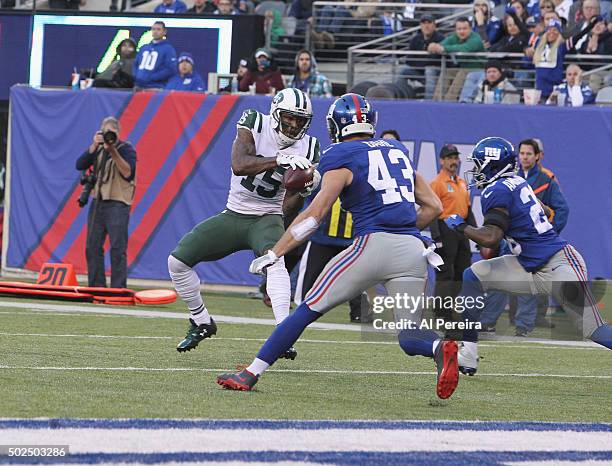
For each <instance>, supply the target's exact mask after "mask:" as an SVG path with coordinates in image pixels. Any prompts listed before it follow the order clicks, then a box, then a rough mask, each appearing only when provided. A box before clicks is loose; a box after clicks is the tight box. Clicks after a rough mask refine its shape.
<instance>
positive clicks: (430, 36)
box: [400, 14, 444, 100]
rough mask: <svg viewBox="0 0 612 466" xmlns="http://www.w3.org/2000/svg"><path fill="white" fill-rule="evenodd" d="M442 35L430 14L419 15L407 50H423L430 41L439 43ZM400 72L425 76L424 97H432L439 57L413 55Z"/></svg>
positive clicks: (403, 74) (404, 74) (437, 73)
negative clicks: (417, 28) (419, 17)
mask: <svg viewBox="0 0 612 466" xmlns="http://www.w3.org/2000/svg"><path fill="white" fill-rule="evenodd" d="M443 40H444V36H443V35H442V34H441V33H439V32H438V31H436V21H435V20H434V18H433V16H431V15H430V14H424V15H423V16H421V19H420V22H419V30H418V31H417V32H415V34H414V35H413V36H412V38H411V39H410V43H409V44H408V50H412V51H418V52H425V51H427V47H429V44H432V43H440V42H442V41H443ZM400 74H401V75H402V76H405V77H407V78H410V79H417V80H419V79H418V78H421V77H423V76H424V77H425V99H427V100H431V99H433V95H434V89H435V87H436V80H437V79H438V76H439V75H440V57H439V56H438V55H434V56H432V57H431V58H423V57H415V58H414V59H412V60H411V59H408V60H407V61H406V66H405V67H403V68H402V69H401V70H400ZM419 81H420V80H419Z"/></svg>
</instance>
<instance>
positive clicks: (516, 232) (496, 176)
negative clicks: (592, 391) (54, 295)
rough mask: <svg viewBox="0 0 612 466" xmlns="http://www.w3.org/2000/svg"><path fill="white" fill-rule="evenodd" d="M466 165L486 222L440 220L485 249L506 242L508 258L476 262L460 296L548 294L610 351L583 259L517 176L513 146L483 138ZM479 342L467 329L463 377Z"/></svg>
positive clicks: (609, 333) (472, 368)
mask: <svg viewBox="0 0 612 466" xmlns="http://www.w3.org/2000/svg"><path fill="white" fill-rule="evenodd" d="M468 160H471V161H472V162H473V163H474V168H473V170H471V171H468V172H466V174H467V176H468V177H469V176H471V177H472V180H468V182H469V184H470V185H471V186H474V187H476V188H478V189H481V190H482V194H481V203H482V213H483V215H484V224H483V226H482V227H480V228H475V227H471V226H469V225H467V224H466V223H465V221H464V220H463V218H461V217H460V216H458V215H451V216H450V217H448V218H447V219H446V220H445V222H446V224H447V225H448V226H449V227H450V228H452V229H454V230H456V231H458V232H459V233H463V234H464V235H465V236H467V237H468V238H469V239H471V240H472V241H474V242H476V243H478V244H479V245H481V246H485V247H488V248H496V247H497V246H498V244H499V242H500V241H501V240H502V239H504V238H505V239H506V241H507V242H508V245H509V247H510V250H511V252H512V255H505V256H500V257H496V258H494V259H489V260H483V261H479V262H476V263H475V264H473V265H472V266H471V267H470V268H468V269H466V270H465V272H464V274H463V287H462V291H461V295H463V296H473V297H476V296H482V295H483V294H484V292H485V291H486V290H499V291H506V292H510V293H515V294H548V295H552V296H553V297H554V298H555V299H556V300H557V302H559V303H560V304H561V305H562V306H563V307H564V309H566V310H568V311H571V314H572V315H573V317H574V318H575V319H576V320H577V323H578V324H580V326H581V327H582V332H583V335H584V337H585V338H590V339H591V340H593V341H594V342H595V343H599V344H600V345H603V346H605V347H607V348H611V349H612V327H610V325H608V324H607V323H606V322H605V321H604V320H603V318H602V317H601V315H600V314H599V310H598V308H597V304H596V302H595V299H594V298H593V296H592V294H591V292H590V290H589V287H588V283H587V279H588V276H587V269H586V265H585V263H584V260H583V259H582V256H581V255H580V253H578V251H576V249H575V248H574V247H573V246H572V245H571V244H569V243H568V242H567V241H566V240H564V239H563V238H561V237H560V236H559V235H558V234H557V233H555V230H554V229H553V226H552V225H551V224H550V223H549V222H548V219H547V217H546V214H545V213H544V210H543V208H542V206H541V205H540V203H539V202H538V200H537V197H536V195H535V194H534V193H533V190H532V189H531V186H529V183H527V181H525V179H523V178H521V177H520V176H518V175H517V174H516V166H517V158H516V153H515V151H514V147H513V146H512V144H510V143H509V142H508V141H506V140H505V139H503V138H499V137H490V138H485V139H483V140H482V141H480V142H478V144H476V147H475V148H474V150H473V151H472V154H471V156H470V157H468ZM475 311H476V310H475V309H474V310H469V311H466V315H465V318H466V320H468V321H474V320H477V319H478V315H477V314H478V313H477V312H475ZM477 338H478V334H477V332H476V331H475V330H472V329H468V330H466V331H465V332H464V336H463V339H464V341H463V343H462V345H461V349H460V352H459V366H460V370H461V372H463V373H466V374H470V375H473V374H474V373H475V372H476V369H477V364H478V351H477V346H476V342H477Z"/></svg>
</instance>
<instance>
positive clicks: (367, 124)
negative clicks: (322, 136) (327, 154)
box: [327, 93, 377, 142]
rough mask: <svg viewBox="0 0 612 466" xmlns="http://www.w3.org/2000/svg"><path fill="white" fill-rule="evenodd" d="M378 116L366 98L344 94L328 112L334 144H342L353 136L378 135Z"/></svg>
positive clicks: (328, 125)
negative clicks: (345, 139) (348, 137)
mask: <svg viewBox="0 0 612 466" xmlns="http://www.w3.org/2000/svg"><path fill="white" fill-rule="evenodd" d="M376 118H377V114H376V112H375V111H374V110H373V109H372V106H371V105H370V103H369V102H368V101H367V100H366V99H365V97H363V96H361V95H359V94H352V93H351V94H344V95H343V96H342V97H339V98H338V99H336V100H335V101H334V103H333V104H331V106H330V107H329V110H328V112H327V131H328V133H329V137H330V138H331V140H332V142H342V141H343V140H344V138H346V137H347V136H351V135H353V134H368V135H370V136H372V137H373V136H374V134H376Z"/></svg>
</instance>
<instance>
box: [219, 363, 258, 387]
mask: <svg viewBox="0 0 612 466" xmlns="http://www.w3.org/2000/svg"><path fill="white" fill-rule="evenodd" d="M257 380H259V377H258V376H257V375H255V374H251V373H250V372H249V371H247V370H246V369H242V371H240V372H232V373H227V374H221V375H220V376H218V377H217V383H218V384H219V385H221V386H222V387H223V388H227V389H228V390H241V391H244V392H248V391H250V390H252V389H253V386H254V385H255V384H256V383H257Z"/></svg>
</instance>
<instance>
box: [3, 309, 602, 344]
mask: <svg viewBox="0 0 612 466" xmlns="http://www.w3.org/2000/svg"><path fill="white" fill-rule="evenodd" d="M17 313H19V311H17ZM66 315H68V314H66ZM0 336H7V337H45V338H46V337H48V338H54V337H55V338H99V339H111V340H112V339H116V340H176V339H177V338H179V337H178V336H176V335H175V336H152V335H91V334H67V333H64V334H55V333H9V332H0ZM213 340H215V341H216V340H226V341H253V342H258V343H263V342H265V341H266V339H265V338H241V337H233V338H232V337H217V336H215V337H213ZM211 341H212V340H211ZM298 342H299V343H315V344H319V343H321V344H335V345H345V344H346V345H382V346H397V342H395V341H365V340H364V341H359V340H352V341H351V340H313V339H307V338H300V339H299V340H298ZM478 346H479V347H480V348H517V349H527V350H532V349H544V350H556V349H564V350H587V351H594V350H602V351H607V350H606V348H603V347H600V346H599V345H598V346H596V347H592V348H591V347H580V346H578V347H574V346H551V345H545V346H542V345H540V344H539V343H535V344H534V343H532V342H525V344H523V345H513V344H506V342H503V341H499V342H495V343H479V344H478Z"/></svg>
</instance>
